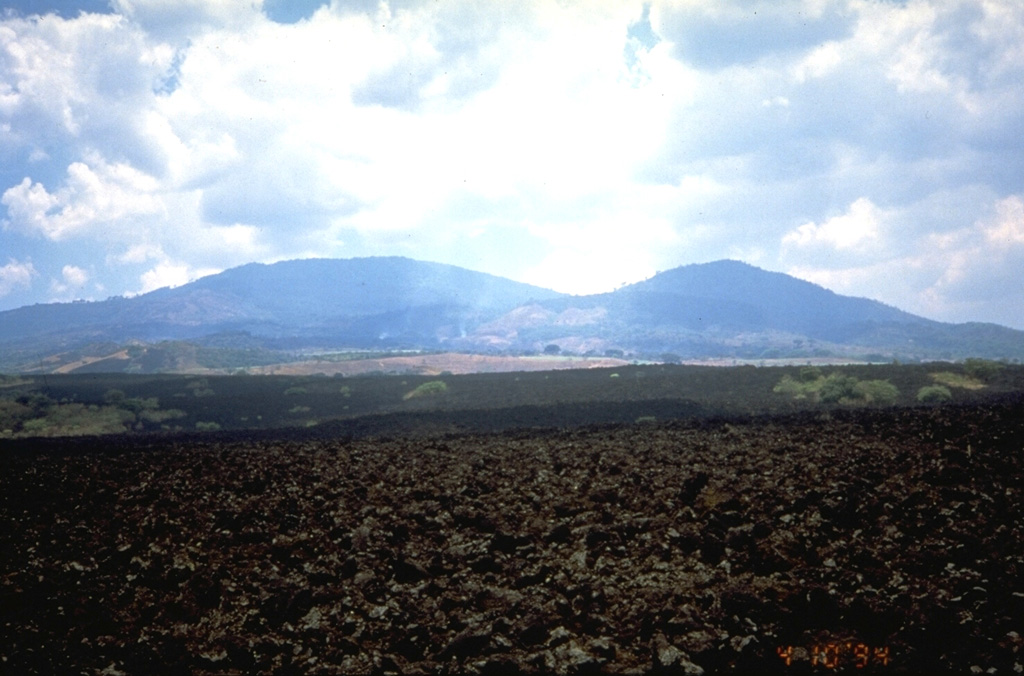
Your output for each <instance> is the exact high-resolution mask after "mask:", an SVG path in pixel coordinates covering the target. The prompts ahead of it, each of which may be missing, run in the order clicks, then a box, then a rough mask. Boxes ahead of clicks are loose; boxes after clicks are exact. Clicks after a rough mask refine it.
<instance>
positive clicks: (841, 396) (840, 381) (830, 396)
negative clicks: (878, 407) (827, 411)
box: [818, 373, 862, 404]
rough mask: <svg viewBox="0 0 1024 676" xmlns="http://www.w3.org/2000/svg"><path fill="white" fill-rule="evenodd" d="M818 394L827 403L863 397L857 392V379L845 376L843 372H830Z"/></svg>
mask: <svg viewBox="0 0 1024 676" xmlns="http://www.w3.org/2000/svg"><path fill="white" fill-rule="evenodd" d="M818 396H819V397H820V398H821V401H822V402H824V403H826V404H835V403H838V402H842V401H851V400H854V399H861V398H862V397H861V395H860V393H859V392H857V379H856V378H854V377H853V376H844V375H843V374H841V373H830V374H829V376H828V377H827V378H825V382H824V383H822V385H821V389H820V390H819V391H818Z"/></svg>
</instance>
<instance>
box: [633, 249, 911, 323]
mask: <svg viewBox="0 0 1024 676" xmlns="http://www.w3.org/2000/svg"><path fill="white" fill-rule="evenodd" d="M627 290H628V292H629V293H640V294H645V293H658V294H673V295H676V296H678V297H681V298H687V299H689V300H690V302H695V301H696V300H697V299H699V300H700V301H701V305H702V306H705V307H713V306H714V303H715V302H720V303H721V304H722V306H723V308H724V307H729V308H731V310H732V311H733V312H734V311H735V309H736V308H737V307H739V306H743V307H746V308H748V309H749V311H750V312H751V313H752V314H751V317H757V318H758V321H759V322H760V323H762V324H763V327H762V328H766V329H779V330H786V331H797V332H800V333H804V334H806V335H810V336H822V337H823V336H824V335H825V334H828V333H830V332H832V331H834V330H836V328H837V327H841V326H847V325H850V324H858V323H864V322H882V323H890V322H891V323H921V322H926V321H927V320H925V319H922V318H921V317H917V316H915V315H912V314H910V313H908V312H903V311H902V310H899V309H897V308H894V307H891V306H888V305H885V304H884V303H880V302H878V301H874V300H870V299H867V298H855V297H852V296H842V295H839V294H837V293H835V292H833V291H829V290H828V289H826V288H824V287H821V286H818V285H817V284H812V283H811V282H806V281H804V280H801V279H797V278H795V277H791V276H790V275H786V274H783V273H781V272H769V271H767V270H762V269H760V268H758V267H755V266H753V265H749V264H747V263H743V262H740V261H735V260H720V261H714V262H711V263H701V264H695V265H686V266H683V267H679V268H675V269H672V270H667V271H665V272H660V273H658V274H657V275H655V276H654V277H652V278H650V279H648V280H645V281H643V282H639V283H637V284H633V285H631V286H628V287H624V288H623V289H621V290H620V291H627Z"/></svg>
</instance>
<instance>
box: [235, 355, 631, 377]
mask: <svg viewBox="0 0 1024 676" xmlns="http://www.w3.org/2000/svg"><path fill="white" fill-rule="evenodd" d="M629 363H630V362H629V361H626V360H624V359H610V358H607V357H594V358H589V357H556V356H537V357H501V356H495V355H481V354H459V353H454V352H446V353H443V354H421V355H414V356H413V355H410V356H400V357H385V358H383V359H353V360H350V361H344V362H317V361H302V362H294V363H287V364H271V365H269V366H262V367H253V368H250V369H248V371H249V372H250V373H253V374H261V375H312V374H315V373H323V374H326V375H334V374H341V375H345V376H354V375H360V374H365V373H374V372H383V373H403V374H410V375H428V376H436V375H440V374H442V373H452V374H464V373H508V372H510V371H555V370H562V369H587V368H608V367H616V366H624V365H627V364H629Z"/></svg>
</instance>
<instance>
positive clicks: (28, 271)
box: [0, 260, 36, 297]
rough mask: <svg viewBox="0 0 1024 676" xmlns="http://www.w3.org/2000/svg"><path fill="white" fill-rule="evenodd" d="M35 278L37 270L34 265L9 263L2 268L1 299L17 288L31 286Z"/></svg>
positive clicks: (0, 273)
mask: <svg viewBox="0 0 1024 676" xmlns="http://www.w3.org/2000/svg"><path fill="white" fill-rule="evenodd" d="M35 276H36V270H35V268H34V267H33V266H32V263H30V262H19V261H15V260H11V261H8V263H7V265H4V266H2V267H0V297H3V296H6V295H7V294H9V293H10V292H11V291H13V290H14V289H15V288H16V287H19V286H21V287H28V286H31V284H32V278H33V277H35Z"/></svg>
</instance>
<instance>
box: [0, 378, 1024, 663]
mask: <svg viewBox="0 0 1024 676" xmlns="http://www.w3.org/2000/svg"><path fill="white" fill-rule="evenodd" d="M1022 449H1024V399H1022V398H1021V397H1019V396H1003V397H998V398H993V399H992V400H990V401H986V402H981V403H972V404H947V405H942V406H923V407H913V406H911V407H901V408H892V409H876V408H870V407H868V408H857V409H836V410H830V411H803V412H794V413H788V414H777V415H750V416H735V417H731V418H729V417H717V418H714V417H706V418H700V419H685V418H684V419H680V420H674V421H671V420H670V421H659V422H640V423H637V424H606V425H592V426H578V427H574V428H572V429H565V430H559V429H548V430H537V429H533V430H522V429H521V430H508V431H505V432H502V433H491V434H484V433H472V434H441V433H439V434H433V435H431V434H420V435H415V436H394V437H391V438H387V437H381V438H365V439H364V438H358V439H353V438H343V437H337V438H330V437H320V438H314V437H303V436H301V435H300V434H299V433H298V432H296V433H294V434H293V433H291V432H287V431H282V432H281V433H280V435H278V436H277V437H274V436H273V435H262V436H260V437H258V438H254V437H248V438H245V437H243V436H242V435H241V434H237V435H235V436H232V435H231V434H228V433H222V434H219V435H210V436H202V435H191V436H187V435H177V436H175V435H170V436H166V437H153V438H135V439H129V438H127V437H107V438H98V437H97V438H89V439H63V440H40V441H34V442H31V443H29V442H20V443H19V442H8V443H6V444H4V445H0V672H2V673H9V674H96V675H103V676H116V675H118V674H163V673H181V674H250V673H259V674H392V673H393V674H515V673H557V674H603V673H607V674H653V673H659V674H700V673H706V674H713V673H725V672H729V673H752V672H756V673H793V674H800V673H827V672H830V671H839V672H853V671H857V672H860V673H892V674H903V673H919V672H932V673H934V672H936V671H938V672H951V673H965V674H966V673H1006V674H1011V673H1020V672H1021V671H1022V669H1024V666H1022V665H1024V637H1022V634H1024V524H1022V516H1024V510H1022V491H1024V451H1022Z"/></svg>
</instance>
